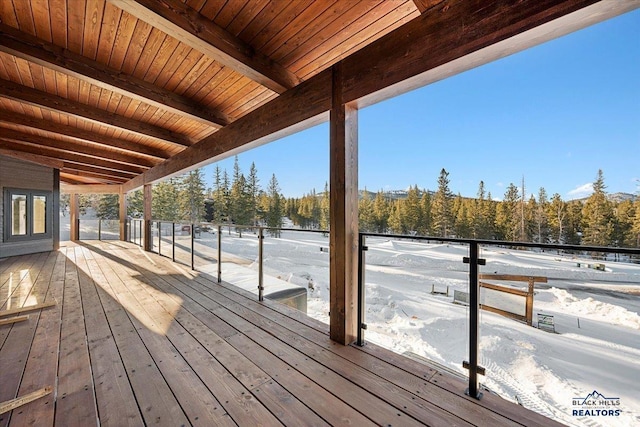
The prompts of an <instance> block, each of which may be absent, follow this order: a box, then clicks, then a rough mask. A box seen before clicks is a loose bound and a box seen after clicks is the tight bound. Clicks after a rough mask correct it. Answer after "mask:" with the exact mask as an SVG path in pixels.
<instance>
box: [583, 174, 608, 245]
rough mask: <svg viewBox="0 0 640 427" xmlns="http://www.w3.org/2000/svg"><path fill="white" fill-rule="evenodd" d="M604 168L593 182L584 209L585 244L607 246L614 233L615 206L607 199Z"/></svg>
mask: <svg viewBox="0 0 640 427" xmlns="http://www.w3.org/2000/svg"><path fill="white" fill-rule="evenodd" d="M605 189H606V186H605V185H604V176H603V174H602V170H598V176H597V178H596V181H595V182H594V183H593V194H592V195H591V196H589V198H588V199H587V201H586V202H585V204H584V207H583V209H582V224H583V235H582V241H583V243H584V244H585V245H593V246H607V245H608V244H609V243H610V242H611V238H612V235H613V218H614V215H613V208H612V206H611V203H610V202H609V201H608V200H607V194H606V192H605Z"/></svg>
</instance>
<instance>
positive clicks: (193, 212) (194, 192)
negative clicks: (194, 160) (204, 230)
mask: <svg viewBox="0 0 640 427" xmlns="http://www.w3.org/2000/svg"><path fill="white" fill-rule="evenodd" d="M204 189H205V186H204V174H203V173H202V170H201V169H196V170H194V171H191V172H188V173H187V174H185V175H183V176H182V178H181V179H180V195H179V204H180V214H181V215H180V216H181V218H182V220H183V221H188V222H190V223H192V224H196V223H199V222H201V221H202V220H203V219H204Z"/></svg>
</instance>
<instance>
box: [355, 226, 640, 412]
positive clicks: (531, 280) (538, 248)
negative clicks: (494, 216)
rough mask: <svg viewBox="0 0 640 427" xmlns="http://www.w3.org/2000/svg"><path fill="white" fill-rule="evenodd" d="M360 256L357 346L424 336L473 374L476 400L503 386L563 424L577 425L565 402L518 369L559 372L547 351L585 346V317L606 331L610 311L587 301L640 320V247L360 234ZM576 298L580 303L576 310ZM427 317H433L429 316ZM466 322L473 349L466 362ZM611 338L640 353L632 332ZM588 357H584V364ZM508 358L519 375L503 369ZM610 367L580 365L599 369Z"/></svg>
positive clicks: (457, 367) (432, 354) (453, 365)
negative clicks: (589, 307) (562, 304)
mask: <svg viewBox="0 0 640 427" xmlns="http://www.w3.org/2000/svg"><path fill="white" fill-rule="evenodd" d="M359 254H360V255H359V272H358V277H359V291H358V292H359V299H358V300H359V310H358V313H359V319H358V322H359V325H360V328H359V333H358V339H357V343H358V344H360V345H364V344H365V331H366V333H367V337H368V339H370V340H371V341H372V342H376V343H377V344H380V345H384V346H386V347H390V348H393V349H395V350H400V351H403V352H404V351H405V350H403V349H406V348H407V347H410V345H409V341H411V340H414V339H415V340H418V341H420V343H413V342H412V343H411V345H414V346H415V347H420V346H422V348H424V349H425V351H426V353H427V354H426V358H427V359H430V360H432V361H436V362H438V363H440V364H442V365H444V367H446V368H449V369H451V370H452V371H456V373H457V374H460V375H465V376H466V377H467V382H468V387H467V389H466V391H465V392H466V394H468V395H469V396H472V397H474V398H477V399H480V398H481V396H482V389H483V388H485V387H486V388H489V389H492V388H494V387H496V388H501V389H502V391H503V392H505V391H506V392H507V393H508V394H509V397H510V398H512V399H514V398H515V400H516V401H518V402H522V401H526V402H527V406H529V407H530V409H534V410H536V411H538V412H540V413H542V414H543V415H546V416H549V417H553V418H556V419H559V420H561V421H564V422H570V421H571V418H570V417H571V414H570V413H567V414H565V413H566V407H564V408H561V407H560V406H556V407H552V405H550V404H549V402H550V401H551V400H552V399H547V398H545V396H543V394H544V393H543V392H542V391H541V390H537V391H532V390H535V389H536V386H538V387H540V385H536V384H533V383H531V384H526V379H524V378H525V377H526V375H525V376H524V377H518V375H517V374H523V373H524V371H526V369H527V368H526V367H525V366H524V364H526V363H530V364H533V365H539V366H537V367H536V366H532V367H531V368H530V369H539V371H540V372H547V373H548V371H549V370H551V369H553V368H552V365H553V360H552V359H550V360H549V361H545V359H544V357H546V356H545V354H546V352H547V351H548V349H547V348H545V349H541V348H538V347H540V346H543V345H544V344H543V343H549V342H550V341H551V340H565V341H566V343H567V347H566V348H568V347H573V348H578V349H580V345H579V344H578V343H577V342H575V340H577V339H578V338H577V333H578V330H579V328H580V327H581V326H580V321H581V320H582V328H584V324H585V323H587V322H590V324H591V325H592V326H593V328H594V330H595V328H598V327H601V326H598V324H599V325H601V324H602V323H598V322H607V321H609V319H607V314H606V313H605V311H604V309H603V313H601V314H598V313H593V314H591V313H588V312H584V310H585V307H583V306H582V305H584V304H585V303H588V302H589V301H594V303H593V305H594V307H596V308H597V307H598V306H601V305H602V304H600V301H604V302H605V305H606V302H607V301H609V302H610V303H611V304H612V305H611V307H609V308H612V307H616V309H618V308H621V307H625V306H628V307H631V308H630V309H629V312H630V315H631V316H632V317H633V315H634V313H636V312H638V310H637V307H638V306H640V301H638V296H637V293H638V290H639V289H640V265H638V261H639V260H640V249H632V248H614V247H594V246H582V245H559V244H538V243H529V242H526V243H525V242H507V241H493V240H478V239H454V238H439V237H421V236H406V235H387V234H375V233H360V236H359ZM621 261H623V262H621ZM636 265H637V266H636ZM609 282H611V283H609ZM390 284H391V285H390ZM572 293H573V294H575V295H577V297H573V296H572V295H571V294H572ZM536 297H537V298H539V301H538V300H537V299H536V301H537V302H538V305H537V306H536V307H535V309H534V306H533V302H534V298H536ZM590 297H591V298H590ZM554 298H558V299H560V300H562V298H567V301H568V302H567V308H566V309H563V310H557V307H554V306H553V305H552V299H554ZM572 298H573V299H572ZM574 299H575V301H574ZM397 300H400V301H401V302H400V303H398V301H397ZM585 301H586V302H585ZM571 303H575V305H576V307H575V309H574V311H571V310H572V307H571ZM580 304H582V305H580ZM407 307H409V308H407ZM414 307H416V310H415V313H412V312H411V309H412V308H414ZM425 308H426V309H425ZM634 308H636V309H635V310H634ZM549 310H551V311H549ZM461 311H464V312H465V314H464V316H462V315H461V314H460V312H461ZM574 312H575V314H574ZM496 314H498V315H499V316H496ZM554 314H555V324H554ZM427 316H432V317H431V318H426V319H425V318H423V317H427ZM609 317H610V316H609ZM581 318H582V319H581ZM634 318H637V314H635V317H634ZM461 319H463V320H464V321H462V320H461ZM558 320H560V322H561V323H560V324H559V323H558ZM462 324H465V328H464V329H465V331H464V333H465V334H466V351H465V353H466V354H464V359H462V360H461V359H460V358H459V357H460V356H461V355H460V354H459V351H460V349H461V348H464V347H465V346H463V345H461V343H462V342H463V341H462V340H461V338H460V336H459V333H460V331H459V328H460V326H461V325H462ZM505 325H507V326H505ZM609 326H610V327H612V328H613V329H612V330H617V329H616V328H622V329H624V328H625V325H614V324H611V325H609ZM421 327H422V329H420V328H421ZM636 327H637V326H636ZM412 328H413V330H420V331H421V334H422V338H421V337H417V338H416V336H417V334H413V333H412ZM443 328H444V329H443ZM558 328H560V329H558ZM632 328H633V326H632ZM381 330H385V331H387V332H390V333H391V334H393V333H394V331H396V335H397V336H398V337H402V336H403V335H405V341H404V342H403V343H402V344H404V345H399V344H398V342H391V343H390V342H389V338H388V336H387V337H384V336H381V332H380V331H381ZM603 330H605V329H604V328H603ZM407 331H408V332H407ZM548 333H553V334H555V335H553V336H549V335H545V334H548ZM633 333H634V332H633V331H631V335H629V336H632V335H633ZM443 334H444V335H443ZM563 334H565V335H563ZM380 338H382V339H380ZM584 339H588V338H584ZM598 339H603V338H602V337H599V338H598ZM606 339H607V340H612V339H613V337H612V336H608V337H607V338H606ZM609 342H610V343H611V346H612V347H615V348H622V347H625V348H626V347H629V349H628V351H629V352H631V353H633V354H635V353H637V352H638V351H640V345H636V346H633V345H632V346H629V345H628V342H633V339H632V338H629V339H624V343H623V344H622V345H621V346H618V344H617V343H614V342H612V341H609ZM438 345H441V346H442V347H441V348H437V346H438ZM557 345H559V346H562V343H561V342H559V343H558V344H557ZM394 347H395V348H394ZM434 347H436V348H434ZM452 349H454V350H452ZM536 349H537V350H538V351H537V353H535V352H536ZM456 351H457V352H456ZM584 351H585V352H586V351H587V350H584ZM409 352H410V351H409ZM446 355H449V356H451V357H450V358H447V357H446ZM585 355H586V353H585V354H577V355H576V357H580V360H582V358H581V356H585ZM412 356H413V355H412ZM418 356H423V357H425V355H424V354H423V355H418ZM592 356H593V357H591V359H593V360H597V359H598V357H596V356H594V355H592ZM510 357H511V359H510V360H509V358H510ZM442 358H444V360H442ZM587 359H588V358H587ZM601 359H602V360H601V361H600V362H599V363H601V364H606V363H607V362H606V357H605V356H603V357H602V358H601ZM505 361H508V362H509V363H508V364H509V368H513V370H514V372H515V374H513V373H510V372H507V371H506V370H505V369H504V368H503V367H501V365H500V363H505ZM481 362H482V363H481ZM483 365H486V366H483ZM601 367H602V365H599V366H581V369H582V370H586V371H590V372H591V371H593V372H598V371H599V370H600V369H601ZM557 369H558V371H557V372H558V373H560V374H562V372H566V371H562V369H566V366H564V365H562V364H558V366H557ZM629 374H631V372H629ZM482 376H484V380H483V381H482V386H481V384H480V378H481V377H482ZM559 380H562V378H559ZM487 384H489V386H487ZM505 384H506V385H505ZM594 386H597V384H594ZM620 387H621V388H626V387H625V386H624V385H621V386H620ZM598 390H599V388H598ZM612 392H614V393H615V392H616V391H615V390H612ZM569 404H571V402H570V401H569ZM565 415H566V417H565V418H563V417H564V416H565Z"/></svg>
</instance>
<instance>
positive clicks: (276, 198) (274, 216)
mask: <svg viewBox="0 0 640 427" xmlns="http://www.w3.org/2000/svg"><path fill="white" fill-rule="evenodd" d="M267 198H268V200H269V206H268V209H267V211H266V217H267V227H269V228H270V229H269V233H270V234H271V235H272V236H275V237H280V228H282V223H283V221H282V218H283V216H284V198H283V197H282V196H281V195H280V187H279V186H278V180H277V179H276V175H275V174H273V175H272V176H271V181H269V188H268V190H267Z"/></svg>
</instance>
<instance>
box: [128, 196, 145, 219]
mask: <svg viewBox="0 0 640 427" xmlns="http://www.w3.org/2000/svg"><path fill="white" fill-rule="evenodd" d="M143 211H144V195H143V193H142V190H136V191H133V192H131V193H129V194H127V216H129V217H131V218H142V216H143V213H144V212H143Z"/></svg>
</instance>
